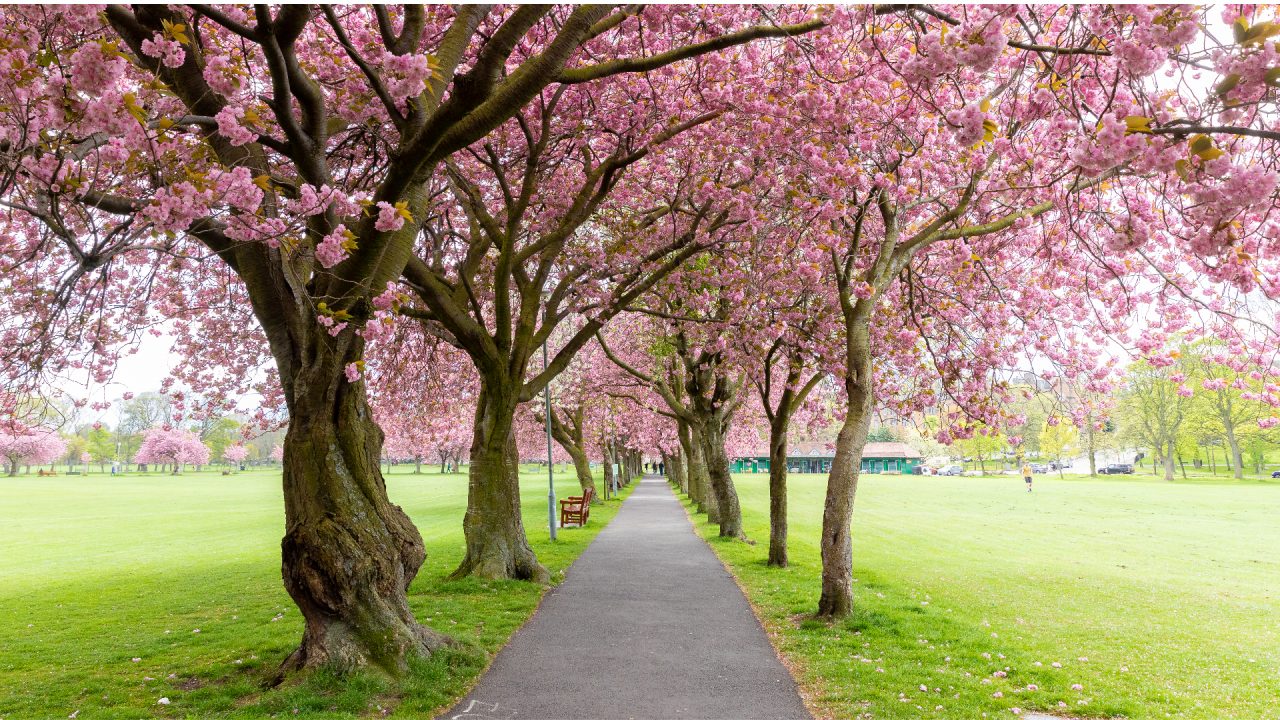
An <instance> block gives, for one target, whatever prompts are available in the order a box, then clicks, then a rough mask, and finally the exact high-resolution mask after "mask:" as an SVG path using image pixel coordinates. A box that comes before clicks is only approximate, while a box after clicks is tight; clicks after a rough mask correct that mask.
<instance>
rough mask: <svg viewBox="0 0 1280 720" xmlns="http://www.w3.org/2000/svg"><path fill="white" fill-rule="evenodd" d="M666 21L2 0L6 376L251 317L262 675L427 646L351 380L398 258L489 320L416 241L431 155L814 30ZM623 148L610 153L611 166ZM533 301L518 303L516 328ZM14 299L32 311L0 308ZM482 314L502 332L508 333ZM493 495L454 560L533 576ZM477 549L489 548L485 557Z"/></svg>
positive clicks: (599, 168)
mask: <svg viewBox="0 0 1280 720" xmlns="http://www.w3.org/2000/svg"><path fill="white" fill-rule="evenodd" d="M687 12H688V11H687V9H685V8H677V9H674V10H673V9H665V8H641V7H633V6H626V7H622V8H611V7H607V6H591V7H587V6H583V7H577V8H573V7H543V6H523V7H508V8H503V9H490V8H488V7H483V6H462V7H459V8H456V9H455V8H446V7H439V6H432V7H422V6H406V7H394V8H393V7H384V6H376V7H348V8H334V7H320V8H317V7H315V6H311V5H294V6H287V7H281V8H270V7H268V6H259V7H257V8H254V9H246V8H242V7H226V8H223V7H214V6H193V7H177V6H146V7H137V8H129V7H125V6H111V7H109V8H107V9H106V10H101V11H100V10H98V9H96V8H91V7H79V8H72V7H26V8H18V7H15V8H13V9H12V10H6V11H5V14H4V17H5V20H6V27H7V32H8V34H9V37H11V38H12V42H11V43H10V44H9V46H8V49H7V50H6V53H7V54H8V55H9V56H10V58H11V60H12V61H11V62H9V63H8V64H7V65H6V71H5V73H4V74H3V78H0V94H3V95H4V97H5V101H4V104H3V107H4V108H5V110H4V112H5V118H4V123H3V128H4V131H3V132H4V137H3V138H2V139H0V145H2V146H3V150H2V152H0V156H2V157H3V166H4V167H3V170H4V172H3V183H4V185H3V196H4V205H5V207H6V208H7V209H8V210H9V211H10V212H9V213H8V214H7V216H6V219H5V223H6V226H5V236H6V238H20V240H18V241H17V242H14V243H6V244H5V250H4V253H5V254H4V257H5V271H6V273H10V274H11V273H14V272H17V273H20V274H21V277H20V278H18V279H17V280H16V282H15V283H14V284H13V285H12V287H18V288H30V289H33V290H35V289H38V290H39V292H28V293H26V294H25V295H23V294H21V293H19V294H18V296H17V297H14V298H7V299H10V300H12V302H11V304H10V309H11V311H12V312H9V313H6V316H5V322H6V324H5V325H4V326H3V328H2V329H0V336H2V337H3V342H2V343H0V345H2V346H3V347H5V348H6V356H5V359H6V363H5V365H6V367H8V368H15V370H14V371H13V372H11V373H10V374H11V376H12V377H10V379H9V381H10V382H12V383H20V382H30V383H36V382H39V381H40V380H41V379H42V378H47V377H49V376H50V375H52V374H57V373H62V372H68V371H71V370H74V369H77V368H84V369H87V370H89V371H90V373H91V374H92V376H93V379H94V380H96V381H101V380H105V379H106V378H107V377H108V376H109V373H110V368H111V366H112V365H113V364H114V362H115V360H116V359H117V357H118V356H119V353H120V350H119V349H118V348H119V347H121V346H122V345H127V344H128V341H129V340H130V338H131V337H132V333H134V332H135V331H136V330H137V329H138V328H140V327H143V326H144V325H145V324H146V323H147V322H148V321H149V320H151V319H154V318H156V317H157V316H167V317H171V318H174V317H177V318H196V317H199V316H200V315H201V314H203V316H204V318H203V320H202V321H203V322H206V323H216V322H218V321H220V319H221V318H223V317H228V316H233V317H239V318H241V319H242V320H243V319H247V318H248V313H249V312H252V316H253V319H254V320H256V322H257V324H258V326H259V327H260V328H261V330H262V332H263V333H264V334H265V337H266V341H267V345H268V346H269V349H270V357H271V358H272V359H273V361H274V364H275V372H276V376H277V377H278V381H279V385H280V387H281V388H282V390H283V396H284V401H285V405H286V406H287V409H288V414H289V433H288V436H287V437H286V441H285V452H284V464H285V473H284V485H285V501H286V515H287V520H288V521H287V532H286V537H285V541H284V543H283V546H282V549H283V554H284V566H285V572H284V576H285V584H286V587H287V589H288V590H289V592H290V594H291V596H292V597H293V598H294V600H295V601H296V602H297V603H298V605H299V607H300V608H301V609H302V612H303V615H304V617H305V618H306V622H307V626H306V630H305V632H304V636H303V641H302V644H301V646H300V648H299V651H298V652H297V653H296V654H295V655H294V656H293V657H292V658H291V659H290V661H289V662H288V663H287V664H286V668H285V669H286V670H287V669H291V668H300V667H309V666H316V665H323V664H334V665H338V666H345V667H351V666H360V665H373V666H376V667H381V668H385V669H386V670H388V671H389V672H401V671H403V670H404V669H405V667H406V662H407V658H408V656H409V655H412V654H421V653H425V652H429V651H431V650H432V649H434V648H436V647H438V646H439V645H440V643H441V642H442V640H441V638H439V637H438V636H437V635H436V634H434V633H432V632H431V631H429V630H427V629H425V628H423V627H421V626H420V625H419V624H418V623H416V622H415V621H414V619H413V617H412V613H411V612H410V611H409V608H408V604H407V602H406V600H405V597H404V593H405V590H406V588H407V587H408V585H409V583H410V582H411V581H412V579H413V578H414V576H415V575H416V572H417V569H418V568H419V567H420V566H421V565H422V562H423V559H424V551H423V545H422V541H421V538H420V536H419V534H418V533H417V531H416V529H415V528H414V527H413V526H412V523H411V522H410V521H409V519H408V517H407V516H406V515H405V514H404V513H403V511H401V510H400V509H399V508H398V507H397V506H395V505H393V504H392V503H391V502H390V501H389V499H388V498H387V496H386V491H385V487H384V483H383V481H382V478H381V475H380V473H379V469H378V465H379V463H378V460H379V457H380V455H381V442H382V433H381V431H380V430H379V429H378V428H377V427H376V425H375V424H374V423H373V421H372V420H371V419H370V418H371V413H370V411H369V408H368V402H367V397H366V391H365V387H364V384H363V383H362V382H360V376H361V373H362V369H363V363H364V362H365V360H364V349H365V337H364V334H363V332H364V330H365V329H366V328H367V326H368V323H367V321H368V320H369V319H370V318H371V317H372V316H373V315H375V314H376V313H377V312H379V311H380V310H381V308H379V307H378V305H377V304H376V303H375V299H376V298H378V297H380V296H382V295H383V293H384V292H385V290H386V288H387V286H388V284H389V283H394V282H396V281H398V280H399V279H400V278H401V276H402V275H403V276H405V277H406V279H407V281H408V282H409V283H410V284H411V286H412V287H413V288H414V289H415V291H416V292H418V293H419V294H420V295H421V296H422V298H423V300H424V302H425V303H426V304H427V305H428V307H429V310H430V311H431V312H432V313H434V315H435V317H434V319H435V320H436V321H438V322H440V323H451V324H453V327H452V329H453V330H454V331H456V332H454V333H453V334H454V335H455V337H458V336H459V335H460V336H461V339H466V340H471V339H475V340H477V341H480V344H484V343H483V341H481V340H480V337H479V336H480V335H484V334H487V333H488V332H489V331H488V330H487V329H485V325H483V324H481V325H479V326H478V328H479V329H478V328H477V326H476V324H475V321H474V320H466V321H464V318H463V317H462V316H459V315H457V314H456V313H457V310H458V309H459V308H460V307H466V303H467V302H468V301H467V300H466V296H467V294H468V293H469V292H473V291H474V290H475V288H472V287H469V286H467V284H466V282H463V279H464V278H460V277H456V276H453V275H451V274H449V273H447V272H445V273H443V274H442V273H441V272H439V265H438V264H437V262H436V258H435V257H433V256H430V255H428V256H427V257H425V258H424V257H418V256H416V255H415V254H414V249H415V242H416V240H417V238H418V237H419V236H420V235H421V231H422V230H423V229H424V228H426V227H430V226H431V223H432V221H431V218H433V217H435V216H436V215H437V214H438V213H437V211H436V209H435V205H434V204H435V203H436V199H437V196H436V194H435V190H436V188H438V187H439V182H441V181H444V182H447V178H448V177H449V176H450V175H452V174H454V173H453V171H452V170H451V169H449V168H448V167H447V165H448V162H447V161H449V159H450V158H451V157H453V156H455V154H456V153H458V152H459V151H461V150H463V149H464V148H468V147H470V146H473V145H475V144H476V143H482V142H483V140H484V139H485V138H486V137H487V136H489V135H490V134H491V133H493V132H494V131H495V130H496V129H498V128H499V127H501V126H503V125H504V123H510V122H511V121H512V118H515V117H516V116H518V115H519V114H520V113H521V111H522V109H523V108H525V107H526V106H529V105H530V103H535V102H536V103H542V102H546V101H548V100H549V99H550V98H551V97H553V96H555V95H557V94H563V93H571V94H572V93H578V92H581V91H582V90H581V89H589V88H592V87H594V84H595V83H597V82H600V81H606V82H607V81H608V80H609V79H610V78H613V77H617V76H620V75H624V74H629V73H645V72H657V71H660V70H662V69H664V68H669V67H672V66H673V64H678V63H680V62H681V61H685V60H689V59H691V58H697V57H700V56H705V55H706V54H707V53H713V52H715V51H718V50H721V49H723V48H726V47H732V46H734V45H739V44H742V43H746V42H750V41H752V40H756V39H759V38H766V37H776V36H787V35H793V34H795V33H797V32H803V31H806V30H810V29H813V28H814V27H817V26H818V25H820V24H821V23H820V21H815V20H807V19H806V20H804V21H803V22H802V24H800V25H799V26H795V27H791V26H785V25H778V24H775V23H772V22H769V21H767V20H766V21H764V22H760V23H759V24H757V20H760V19H761V18H760V17H759V15H760V14H759V13H756V12H755V11H750V10H746V9H742V10H739V9H736V8H722V9H704V10H699V11H697V14H699V15H702V16H705V17H706V18H707V19H708V20H709V21H710V22H705V23H704V22H690V21H689V18H688V15H687ZM583 99H584V100H586V99H587V97H585V96H584V97H583ZM508 127H512V126H510V125H508ZM639 147H641V146H636V145H620V146H619V149H621V152H622V157H628V156H630V155H631V154H633V153H634V152H636V150H637V149H638V148H639ZM608 157H610V151H605V153H604V155H603V156H602V159H603V158H608ZM615 157H616V155H615ZM603 162H604V165H600V164H598V163H597V162H596V161H592V162H591V163H590V165H591V170H590V172H595V173H597V178H598V179H597V181H596V183H595V184H596V185H599V183H600V180H603V181H604V185H605V186H607V185H608V184H609V180H608V178H607V177H606V176H607V175H608V174H609V173H610V172H611V170H612V169H613V168H614V167H615V166H616V162H617V161H616V160H607V159H603ZM588 195H590V191H588ZM477 206H478V205H477ZM514 217H515V216H512V219H514ZM428 235H430V233H428ZM476 235H477V237H478V236H479V233H476ZM556 242H558V241H556ZM553 244H554V243H553ZM479 247H485V248H487V247H488V246H487V245H481V246H479ZM534 247H535V246H524V247H523V248H522V249H521V250H520V251H519V252H528V251H529V250H530V249H531V248H534ZM540 250H541V248H539V249H533V250H532V254H533V255H537V254H538V253H539V252H540ZM507 257H508V260H507V261H505V262H504V263H502V267H503V268H506V267H507V266H508V265H507V264H506V263H509V261H510V259H514V257H515V256H514V255H508V256H507ZM548 267H549V266H548ZM503 272H505V270H504V271H503ZM503 272H499V273H498V276H499V277H501V276H503ZM467 279H469V278H467ZM503 282H506V281H505V280H504V281H503ZM545 282H546V278H545V277H542V278H541V279H540V280H539V283H538V284H539V285H540V286H541V285H543V284H545ZM539 292H540V288H539V290H535V291H534V295H537V294H538V293H539ZM493 295H494V297H495V298H497V300H496V303H497V307H498V308H501V307H504V306H505V303H507V302H508V301H509V298H508V296H507V293H506V290H505V289H504V288H499V289H498V290H497V291H496V292H494V293H493ZM554 295H555V293H554V292H553V296H554ZM156 298H159V301H158V302H157V301H155V299H156ZM536 305H537V303H533V302H532V301H531V300H529V299H528V297H527V296H526V299H524V300H523V301H522V304H521V305H520V314H519V316H520V317H521V318H522V323H523V324H524V325H527V324H528V319H529V318H530V317H531V313H533V312H534V310H535V309H536ZM496 312H497V313H498V314H499V315H503V314H504V313H505V312H506V311H505V310H501V309H497V310H496ZM558 312H559V310H558V309H556V308H555V307H552V308H550V309H549V310H548V312H547V315H548V316H549V317H556V316H557V314H558ZM15 315H16V317H18V318H24V317H25V318H28V319H30V320H32V321H31V322H25V321H24V322H11V321H9V318H11V317H14V316H15ZM498 327H499V328H501V329H500V330H499V331H497V332H498V335H497V338H496V339H497V340H498V341H499V342H498V344H499V345H500V346H502V347H504V348H505V347H506V346H507V343H506V341H505V340H503V339H502V338H504V337H506V335H505V333H507V332H508V328H505V327H504V323H498ZM490 338H491V342H492V341H493V340H492V338H494V336H492V335H491V336H490ZM537 344H538V343H537V342H534V343H532V345H533V346H536V345H537ZM472 346H473V347H478V346H479V345H477V344H475V343H472ZM523 355H525V353H523V352H517V353H516V354H515V355H512V356H508V357H509V358H511V359H516V360H520V362H516V363H514V365H513V366H512V368H511V372H509V373H508V375H509V376H511V377H514V378H517V379H519V380H523V369H524V366H523ZM487 362H488V361H487V360H486V361H485V363H487ZM483 368H484V369H485V370H486V371H488V370H491V369H492V368H491V367H490V366H489V365H487V364H484V365H483ZM541 382H542V381H539V382H535V383H534V384H533V385H532V386H527V387H526V388H525V390H522V391H521V392H522V393H523V392H525V391H527V392H529V393H530V394H532V393H534V392H536V391H537V390H538V389H539V385H540V383H541ZM507 390H508V389H507V388H504V389H503V390H502V391H501V392H506V391H507ZM501 392H500V393H498V394H501ZM494 395H495V394H494V393H490V394H489V395H486V396H485V398H484V399H485V400H486V402H482V403H481V405H482V406H484V405H486V404H488V400H489V398H490V397H491V396H494ZM517 401H518V399H515V398H506V399H503V400H502V403H503V404H504V405H510V404H511V403H513V402H517ZM501 415H504V417H509V416H507V415H506V413H505V411H504V413H502V414H501ZM506 422H507V420H506V419H499V420H497V423H496V424H497V425H498V427H497V429H498V432H496V433H490V435H492V436H493V437H494V438H495V439H494V440H493V441H492V442H489V443H487V444H485V446H484V457H483V458H481V460H482V462H481V463H479V464H480V465H481V468H480V470H478V471H474V472H477V475H478V477H481V476H483V477H485V478H488V479H487V480H485V481H484V482H479V481H478V482H477V485H478V488H479V489H478V491H477V492H482V491H484V490H485V488H487V487H488V486H489V485H490V484H492V483H494V482H498V483H499V484H501V483H503V482H505V481H504V480H498V481H495V480H494V479H493V478H494V477H497V476H494V475H491V474H490V473H488V472H487V471H486V467H485V466H486V462H485V460H494V459H495V458H496V460H495V461H496V462H497V463H498V464H499V465H500V466H501V467H505V466H506V464H505V462H504V461H503V460H502V453H503V447H504V443H505V440H504V438H505V433H504V432H502V429H503V428H502V426H503V425H504V424H505V423H506ZM490 465H492V463H490ZM508 484H509V483H508ZM500 495H505V496H508V497H505V499H502V500H499V501H498V502H499V506H498V507H497V508H495V509H496V510H497V511H498V513H497V514H496V515H494V516H492V517H494V518H495V521H498V522H503V523H506V524H507V525H508V527H507V528H505V529H504V531H503V532H501V533H497V534H492V533H491V534H490V535H491V536H492V537H491V538H490V539H485V540H481V539H478V537H479V536H480V535H483V534H484V533H483V532H478V530H477V528H478V527H479V526H478V525H477V523H480V522H481V521H482V518H481V517H480V516H479V515H478V514H477V513H475V512H473V513H471V514H469V515H468V517H469V518H470V520H469V522H468V525H467V527H468V540H469V544H468V558H469V560H468V562H467V564H466V568H472V567H480V568H482V569H483V572H482V574H487V575H491V576H507V575H517V576H526V577H536V576H539V575H540V573H538V572H537V569H538V567H540V566H538V565H537V564H536V561H535V560H533V559H532V557H531V553H529V552H526V549H527V546H525V547H522V544H523V540H522V538H520V537H518V535H519V530H520V528H519V527H518V523H519V513H518V508H512V507H511V502H512V501H511V500H510V497H509V496H510V495H511V492H510V490H509V489H502V492H495V497H496V496H500ZM473 505H474V503H473ZM504 508H505V511H503V510H504ZM513 510H514V512H513ZM512 518H514V520H513V519H512ZM495 543H496V544H497V546H499V550H498V551H497V552H494V551H491V550H489V549H488V548H490V547H492V546H494V545H495ZM508 550H510V551H511V552H508ZM502 553H508V555H509V557H507V558H499V559H497V560H495V559H494V558H498V556H499V555H501V554H502ZM508 560H509V561H510V562H508ZM466 568H464V569H466ZM375 639H376V641H375Z"/></svg>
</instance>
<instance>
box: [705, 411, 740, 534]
mask: <svg viewBox="0 0 1280 720" xmlns="http://www.w3.org/2000/svg"><path fill="white" fill-rule="evenodd" d="M726 429H727V428H726V427H725V424H724V423H721V422H720V421H718V420H714V419H713V420H712V421H711V422H708V423H707V424H706V426H705V427H704V428H703V431H702V441H703V448H704V450H703V452H704V453H705V454H706V462H707V477H708V478H709V480H710V484H711V494H713V495H714V497H715V503H716V509H717V510H718V515H717V518H716V520H714V521H713V522H718V523H719V524H720V537H733V538H743V539H745V538H746V535H745V533H743V531H742V508H741V507H739V505H738V490H737V488H735V487H734V485H733V476H732V475H730V474H729V456H728V453H726V452H725V449H724V442H725V430H726ZM708 515H709V514H708Z"/></svg>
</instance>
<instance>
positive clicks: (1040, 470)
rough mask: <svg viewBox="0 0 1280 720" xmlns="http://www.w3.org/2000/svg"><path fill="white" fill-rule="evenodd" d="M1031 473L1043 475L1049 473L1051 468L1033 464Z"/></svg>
mask: <svg viewBox="0 0 1280 720" xmlns="http://www.w3.org/2000/svg"><path fill="white" fill-rule="evenodd" d="M1031 472H1033V473H1039V474H1041V475H1043V474H1045V473H1047V472H1049V467H1048V466H1047V465H1041V464H1040V463H1032V464H1031Z"/></svg>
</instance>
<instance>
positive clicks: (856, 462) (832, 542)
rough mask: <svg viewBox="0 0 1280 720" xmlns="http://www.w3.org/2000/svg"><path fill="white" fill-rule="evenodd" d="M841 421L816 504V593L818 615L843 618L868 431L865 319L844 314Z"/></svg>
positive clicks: (849, 602) (848, 606)
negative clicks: (818, 561)
mask: <svg viewBox="0 0 1280 720" xmlns="http://www.w3.org/2000/svg"><path fill="white" fill-rule="evenodd" d="M846 323H847V329H846V333H847V335H846V337H847V339H846V341H845V342H846V349H845V353H846V356H845V396H846V403H847V407H846V410H845V418H844V424H843V425H842V426H841V427H840V434H839V435H838V436H837V437H836V456H835V459H834V460H833V461H832V463H831V474H830V475H829V476H828V477H827V497H826V501H825V503H824V504H823V508H822V539H821V550H822V595H821V596H820V597H819V598H818V617H822V618H843V617H847V616H848V615H849V614H850V613H851V612H853V542H852V538H851V536H850V533H851V530H852V522H853V499H854V495H855V494H856V493H857V490H858V471H859V469H860V468H861V465H862V450H863V448H864V447H866V444H867V433H868V432H870V431H871V409H872V402H873V391H872V386H871V383H872V377H871V351H870V338H869V337H868V336H869V334H870V330H869V327H868V321H867V320H866V319H865V318H864V319H858V318H854V319H852V320H850V319H848V318H846Z"/></svg>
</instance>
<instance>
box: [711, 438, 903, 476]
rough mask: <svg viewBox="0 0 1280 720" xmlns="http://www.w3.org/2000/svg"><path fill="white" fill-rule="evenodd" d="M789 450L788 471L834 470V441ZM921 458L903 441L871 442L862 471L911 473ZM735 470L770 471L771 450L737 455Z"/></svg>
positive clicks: (863, 456) (748, 471)
mask: <svg viewBox="0 0 1280 720" xmlns="http://www.w3.org/2000/svg"><path fill="white" fill-rule="evenodd" d="M788 449H789V451H790V452H788V453H787V472H793V473H826V472H831V462H832V461H833V460H835V456H836V451H835V445H834V444H830V443H818V442H809V443H791V444H790V446H789V448H788ZM921 462H922V458H921V457H920V453H918V452H916V451H915V450H913V449H912V448H911V446H910V445H908V444H906V443H901V442H869V443H867V446H866V448H865V449H863V451H862V472H864V473H883V472H888V473H902V474H904V475H910V474H912V473H914V472H915V469H916V467H918V466H919V465H920V464H921ZM731 467H732V470H733V472H736V473H755V472H769V452H768V450H767V449H764V450H758V451H755V452H753V453H752V454H751V455H749V456H742V457H738V458H736V459H734V461H733V463H732V465H731Z"/></svg>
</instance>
